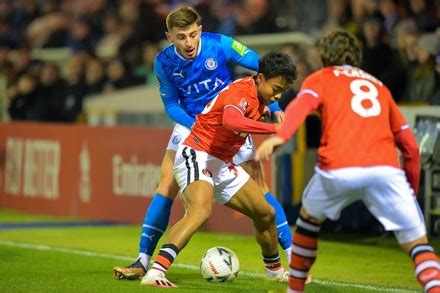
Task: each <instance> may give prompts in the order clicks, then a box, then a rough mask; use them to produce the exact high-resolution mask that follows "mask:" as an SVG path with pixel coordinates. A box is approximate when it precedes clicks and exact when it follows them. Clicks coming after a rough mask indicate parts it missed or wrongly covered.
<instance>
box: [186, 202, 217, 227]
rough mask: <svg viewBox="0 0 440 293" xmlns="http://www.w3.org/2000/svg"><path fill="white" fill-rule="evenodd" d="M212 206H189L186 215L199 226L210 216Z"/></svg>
mask: <svg viewBox="0 0 440 293" xmlns="http://www.w3.org/2000/svg"><path fill="white" fill-rule="evenodd" d="M211 212H212V205H197V206H189V207H188V208H187V210H186V213H185V214H186V215H187V216H188V217H190V218H191V219H192V220H193V221H194V222H198V223H200V224H203V223H205V222H206V221H207V220H208V219H209V217H210V216H211Z"/></svg>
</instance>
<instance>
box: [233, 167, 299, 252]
mask: <svg viewBox="0 0 440 293" xmlns="http://www.w3.org/2000/svg"><path fill="white" fill-rule="evenodd" d="M241 166H242V167H243V168H244V169H245V171H246V172H248V174H249V175H250V176H251V177H252V179H253V180H254V181H255V182H256V183H257V184H258V185H259V187H260V189H261V190H262V191H263V194H264V198H265V199H266V201H267V202H268V203H269V204H270V205H271V206H272V207H273V208H274V210H275V225H276V227H277V235H278V242H279V244H280V245H281V247H282V248H283V250H284V252H285V254H286V257H287V259H290V252H291V250H292V248H291V244H292V232H291V231H290V227H289V223H288V222H287V218H286V214H285V213H284V209H283V207H282V206H281V204H280V203H279V202H278V200H277V199H276V198H275V196H273V195H272V193H271V192H270V191H269V188H268V187H267V184H266V183H265V180H264V176H263V169H262V167H261V164H260V162H255V161H254V160H251V161H247V162H244V163H242V164H241Z"/></svg>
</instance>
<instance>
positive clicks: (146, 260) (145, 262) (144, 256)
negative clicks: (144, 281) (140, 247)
mask: <svg viewBox="0 0 440 293" xmlns="http://www.w3.org/2000/svg"><path fill="white" fill-rule="evenodd" d="M138 257H139V259H140V262H141V264H142V265H143V266H144V269H145V270H146V269H147V266H148V263H149V262H150V259H151V255H148V254H146V253H142V252H139V256H138Z"/></svg>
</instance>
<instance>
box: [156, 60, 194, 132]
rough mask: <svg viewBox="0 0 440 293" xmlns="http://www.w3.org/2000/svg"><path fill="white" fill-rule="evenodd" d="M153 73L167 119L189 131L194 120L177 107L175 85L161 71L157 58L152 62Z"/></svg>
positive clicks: (177, 95) (177, 99) (177, 100)
mask: <svg viewBox="0 0 440 293" xmlns="http://www.w3.org/2000/svg"><path fill="white" fill-rule="evenodd" d="M154 73H155V75H156V78H157V82H158V83H159V93H160V97H161V99H162V103H163V105H164V108H165V112H166V113H167V115H168V117H170V119H171V120H173V121H174V122H175V123H178V124H181V125H183V126H185V127H187V128H189V129H191V127H192V125H193V124H194V122H195V119H194V118H193V117H191V116H190V115H188V114H187V113H186V112H185V110H184V109H183V108H182V107H181V106H180V105H179V98H178V97H179V94H178V92H177V89H176V87H175V85H174V84H173V83H172V82H171V81H170V80H169V79H168V78H167V76H166V74H165V72H164V71H163V68H162V65H161V64H160V62H159V61H157V58H156V59H155V60H154Z"/></svg>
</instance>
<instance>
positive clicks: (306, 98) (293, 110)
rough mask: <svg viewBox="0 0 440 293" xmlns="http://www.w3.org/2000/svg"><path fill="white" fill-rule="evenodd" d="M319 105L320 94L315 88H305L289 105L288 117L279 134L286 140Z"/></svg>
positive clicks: (287, 109)
mask: <svg viewBox="0 0 440 293" xmlns="http://www.w3.org/2000/svg"><path fill="white" fill-rule="evenodd" d="M318 107H319V95H318V93H316V92H315V91H313V90H310V89H303V90H301V91H300V92H299V93H298V95H297V97H296V98H295V99H294V100H293V101H292V102H291V103H290V104H289V105H288V106H287V108H286V117H285V120H284V123H283V125H282V126H281V128H280V129H279V130H278V132H277V136H278V137H279V138H281V139H282V140H283V141H284V142H286V141H288V140H289V139H290V137H291V136H292V135H293V134H294V133H295V132H296V130H297V129H298V127H299V126H300V125H301V124H302V123H303V122H304V120H305V119H306V117H307V115H309V114H310V113H311V112H313V111H314V110H316V109H318Z"/></svg>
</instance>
